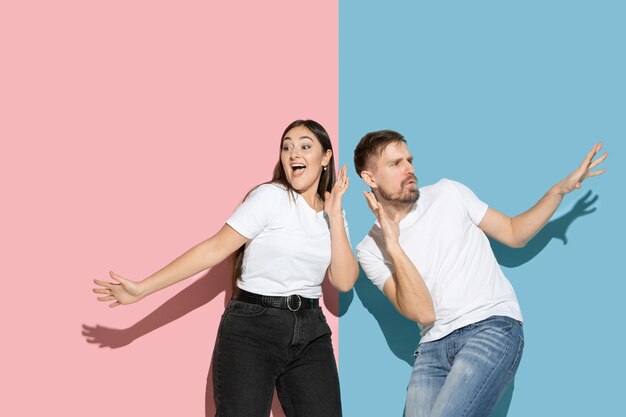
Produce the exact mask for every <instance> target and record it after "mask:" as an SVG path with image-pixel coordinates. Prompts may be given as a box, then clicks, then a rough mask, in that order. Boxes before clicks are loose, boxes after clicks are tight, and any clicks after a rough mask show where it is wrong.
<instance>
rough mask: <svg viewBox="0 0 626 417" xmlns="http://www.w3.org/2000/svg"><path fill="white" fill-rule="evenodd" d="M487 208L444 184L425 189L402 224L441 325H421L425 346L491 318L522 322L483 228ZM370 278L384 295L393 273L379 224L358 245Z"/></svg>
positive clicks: (403, 240)
mask: <svg viewBox="0 0 626 417" xmlns="http://www.w3.org/2000/svg"><path fill="white" fill-rule="evenodd" d="M486 212H487V204H485V203H483V202H482V201H480V200H479V199H478V197H476V195H475V194H474V193H473V192H472V191H471V190H470V189H469V188H467V187H466V186H464V185H463V184H460V183H458V182H455V181H451V180H447V179H442V180H440V181H439V182H437V183H436V184H434V185H430V186H426V187H422V188H420V198H419V199H418V201H417V202H416V204H415V205H414V206H413V209H412V210H411V212H409V213H408V214H407V216H406V217H405V218H404V219H402V221H401V222H400V238H399V239H400V246H401V247H402V249H403V250H404V252H405V253H406V254H407V256H408V257H409V259H411V261H412V262H413V264H414V265H415V267H416V268H417V270H418V271H419V273H420V275H421V276H422V278H423V279H424V282H425V284H426V286H427V287H428V290H429V291H430V294H431V297H432V300H433V304H434V308H435V316H436V321H435V323H434V324H433V326H431V327H423V326H420V330H421V339H420V343H423V342H428V341H432V340H438V339H441V338H442V337H444V336H446V335H448V334H449V333H451V332H453V331H454V330H456V329H459V328H461V327H463V326H466V325H468V324H472V323H476V322H478V321H481V320H484V319H486V318H488V317H490V316H495V315H499V316H508V317H511V318H514V319H516V320H519V321H521V320H522V314H521V311H520V307H519V304H518V302H517V298H516V296H515V292H514V291H513V287H512V286H511V284H510V283H509V281H508V280H507V279H506V277H505V276H504V274H503V272H502V270H501V269H500V266H499V265H498V262H497V261H496V258H495V256H494V254H493V251H492V249H491V245H490V244H489V240H488V239H487V236H486V235H485V233H483V231H482V230H481V229H480V228H479V227H478V224H479V223H480V222H481V220H482V218H483V217H484V215H485V213H486ZM357 255H358V258H359V262H360V263H361V267H362V268H363V270H364V271H365V273H366V275H367V277H368V278H369V279H370V280H372V282H373V283H374V284H375V285H376V286H377V287H378V288H379V289H380V290H381V291H382V290H383V286H384V285H385V282H386V280H387V279H389V278H390V277H391V275H392V274H393V269H392V264H391V261H390V258H389V255H388V254H387V253H386V251H385V245H384V240H383V235H382V230H381V228H380V226H379V224H378V222H376V223H375V224H374V226H373V227H372V229H371V230H370V232H369V233H368V235H367V236H366V237H365V238H364V239H363V241H362V242H361V243H359V245H358V246H357Z"/></svg>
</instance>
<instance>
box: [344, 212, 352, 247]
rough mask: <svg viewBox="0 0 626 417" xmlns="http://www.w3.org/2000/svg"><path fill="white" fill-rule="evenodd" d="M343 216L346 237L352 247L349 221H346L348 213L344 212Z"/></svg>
mask: <svg viewBox="0 0 626 417" xmlns="http://www.w3.org/2000/svg"><path fill="white" fill-rule="evenodd" d="M341 214H342V215H343V228H344V229H346V236H347V237H348V244H349V245H350V247H352V243H351V242H350V228H349V227H348V220H346V211H345V210H342V211H341Z"/></svg>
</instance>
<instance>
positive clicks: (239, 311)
mask: <svg viewBox="0 0 626 417" xmlns="http://www.w3.org/2000/svg"><path fill="white" fill-rule="evenodd" d="M268 308H269V307H266V306H263V305H261V304H252V303H246V302H244V301H239V300H231V302H230V304H229V305H228V308H227V309H226V314H228V315H229V316H233V317H261V316H263V315H264V314H265V313H266V312H267V309H268Z"/></svg>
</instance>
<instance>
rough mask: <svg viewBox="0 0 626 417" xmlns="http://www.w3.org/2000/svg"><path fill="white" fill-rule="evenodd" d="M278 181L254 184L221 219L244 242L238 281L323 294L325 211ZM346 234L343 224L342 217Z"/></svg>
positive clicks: (271, 291)
mask: <svg viewBox="0 0 626 417" xmlns="http://www.w3.org/2000/svg"><path fill="white" fill-rule="evenodd" d="M292 194H293V195H294V197H295V201H294V199H293V198H292V197H290V195H289V192H288V191H287V190H285V188H284V187H283V186H281V185H279V184H263V185H260V186H259V187H257V188H255V189H254V190H253V191H252V192H251V193H250V194H249V195H248V197H247V198H246V199H245V200H244V202H243V203H241V205H240V206H239V207H238V208H237V209H236V210H235V212H234V213H233V215H232V216H231V217H230V218H229V219H228V220H227V221H226V223H227V224H228V225H229V226H230V227H232V228H233V229H235V230H236V231H237V232H238V233H239V234H241V235H242V236H244V237H246V238H248V239H250V240H249V241H248V243H246V247H245V251H244V255H243V263H242V265H241V277H240V278H239V279H238V280H237V286H238V287H239V288H241V289H243V290H245V291H250V292H253V293H256V294H262V295H270V296H287V295H292V294H299V295H301V296H303V297H307V298H319V297H320V296H321V295H322V287H321V284H322V281H323V280H324V276H325V274H326V270H327V269H328V266H329V265H330V258H331V256H330V255H331V251H330V229H329V224H328V220H327V215H326V213H325V212H324V211H320V212H316V211H315V210H313V208H311V206H309V205H308V204H307V203H306V202H305V201H304V198H302V196H300V195H299V194H298V193H295V192H294V193H292ZM344 226H345V228H346V234H347V233H348V225H347V223H346V221H345V216H344Z"/></svg>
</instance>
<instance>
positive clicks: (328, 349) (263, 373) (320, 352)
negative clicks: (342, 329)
mask: <svg viewBox="0 0 626 417" xmlns="http://www.w3.org/2000/svg"><path fill="white" fill-rule="evenodd" d="M330 336H331V331H330V328H329V327H328V324H327V323H326V319H325V317H324V314H323V313H322V310H321V309H320V308H319V307H318V308H310V309H301V310H298V311H296V312H293V311H290V310H281V309H278V308H271V307H264V306H262V305H259V304H250V303H246V302H243V301H237V300H231V302H230V304H229V305H228V307H227V308H226V311H225V312H224V315H223V317H222V322H221V323H220V329H219V332H218V337H217V341H216V344H215V350H214V351H213V395H214V400H215V409H216V417H267V416H269V415H270V409H271V406H272V397H273V394H274V387H276V390H277V392H278V398H279V400H280V403H281V405H282V407H283V410H284V412H285V414H286V415H287V417H340V416H341V402H340V396H339V378H338V375H337V365H336V363H335V356H334V354H333V347H332V344H331V339H330Z"/></svg>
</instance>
